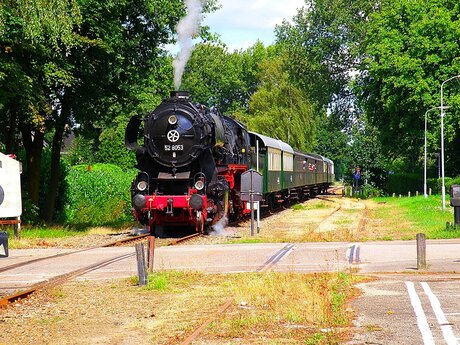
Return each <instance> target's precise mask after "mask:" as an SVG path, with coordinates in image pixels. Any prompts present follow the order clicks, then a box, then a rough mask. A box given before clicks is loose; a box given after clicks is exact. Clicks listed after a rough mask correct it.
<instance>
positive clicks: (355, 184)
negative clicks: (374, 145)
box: [353, 165, 361, 192]
mask: <svg viewBox="0 0 460 345" xmlns="http://www.w3.org/2000/svg"><path fill="white" fill-rule="evenodd" d="M360 180H361V168H360V167H359V165H357V166H356V168H355V172H354V173H353V189H354V190H355V192H357V191H359V182H360Z"/></svg>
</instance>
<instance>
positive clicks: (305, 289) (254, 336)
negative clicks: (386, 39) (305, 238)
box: [0, 272, 355, 344]
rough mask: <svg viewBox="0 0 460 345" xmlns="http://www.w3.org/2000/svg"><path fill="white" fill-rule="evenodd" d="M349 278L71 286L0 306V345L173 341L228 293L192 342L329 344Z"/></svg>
mask: <svg viewBox="0 0 460 345" xmlns="http://www.w3.org/2000/svg"><path fill="white" fill-rule="evenodd" d="M354 280H355V278H354V277H353V276H352V275H347V274H342V273H340V274H337V273H336V274H315V275H304V274H296V273H288V274H283V273H272V272H270V273H252V274H237V275H204V274H201V273H184V272H164V273H156V274H155V275H154V276H152V277H151V283H150V284H149V287H148V288H139V287H137V286H135V285H134V284H133V282H134V280H130V281H114V282H113V283H112V284H107V283H94V282H79V283H73V284H69V285H66V286H63V287H61V288H59V289H58V290H55V291H54V292H53V293H48V294H46V295H44V294H42V295H38V296H35V298H33V299H31V300H27V301H24V302H23V303H21V304H18V305H16V306H15V307H12V308H9V309H7V310H3V311H0V323H1V325H2V339H1V341H0V344H50V343H54V344H136V343H142V344H145V343H149V344H179V343H180V342H181V341H182V340H184V339H185V338H186V337H187V336H188V335H189V334H190V333H192V332H193V330H195V329H196V328H197V327H198V326H199V325H201V324H202V322H203V321H204V320H205V319H208V318H209V317H210V316H212V315H213V314H214V312H215V311H216V310H218V308H219V306H221V305H222V304H223V303H224V302H225V301H226V300H228V299H229V298H231V299H233V301H234V302H233V304H232V306H231V307H230V308H229V309H228V310H227V311H226V312H225V313H224V314H223V315H216V316H215V318H216V321H215V322H213V323H212V324H211V325H210V326H209V327H208V328H207V329H206V330H205V331H204V333H203V334H201V335H200V337H199V338H198V340H197V341H196V342H195V343H196V344H230V343H231V344H281V343H282V344H300V343H302V344H335V343H340V341H341V340H343V339H344V338H346V337H347V335H348V328H347V327H348V326H349V325H350V323H351V319H352V316H353V315H352V313H351V311H350V310H349V309H347V303H346V302H347V301H348V300H349V298H351V297H352V296H353V293H354V290H353V289H352V288H351V285H352V284H353V283H354Z"/></svg>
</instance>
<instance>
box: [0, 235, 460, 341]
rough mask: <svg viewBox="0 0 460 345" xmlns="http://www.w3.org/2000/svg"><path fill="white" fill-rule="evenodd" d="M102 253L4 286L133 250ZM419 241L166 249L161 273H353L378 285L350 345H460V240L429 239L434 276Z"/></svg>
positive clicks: (363, 303) (111, 268) (362, 301)
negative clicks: (420, 258) (422, 261)
mask: <svg viewBox="0 0 460 345" xmlns="http://www.w3.org/2000/svg"><path fill="white" fill-rule="evenodd" d="M57 251H58V250H56V249H40V250H30V249H29V250H11V251H10V256H9V257H8V258H0V268H2V267H5V266H9V265H12V264H14V263H17V262H21V261H26V260H29V259H31V258H37V257H40V256H47V255H51V254H55V253H56V252H57ZM133 251H134V250H133V248H130V247H122V248H99V249H97V250H96V251H95V252H94V253H92V254H91V255H90V254H89V253H88V252H82V253H78V254H76V256H64V257H61V258H59V260H58V261H53V262H50V263H46V264H45V263H44V262H40V263H36V264H33V265H29V266H25V267H22V268H21V269H18V270H15V271H6V272H0V288H1V287H20V286H24V285H26V284H29V283H36V282H37V281H40V280H44V279H48V278H50V277H51V276H53V275H59V274H64V273H67V272H70V271H72V270H75V269H77V268H80V267H81V266H83V265H90V264H93V263H96V262H98V261H101V260H102V259H106V258H110V257H114V256H117V255H122V254H126V253H130V252H133ZM416 255H417V254H416V244H415V241H404V242H403V241H400V242H399V241H396V242H366V243H361V244H359V243H292V244H286V243H276V244H235V245H189V246H176V247H161V248H158V249H157V250H156V252H155V269H156V270H169V269H174V270H199V271H204V272H208V273H216V272H221V273H234V272H248V271H263V270H266V269H273V270H277V271H296V272H305V273H307V272H319V271H330V272H336V271H341V270H348V269H353V272H358V273H359V274H364V275H367V276H370V277H373V278H374V279H373V280H371V281H369V282H366V283H362V284H360V285H359V288H360V289H361V290H362V296H361V297H360V298H358V299H357V300H356V301H355V302H354V303H353V308H354V309H355V310H356V311H357V321H356V326H357V332H356V337H355V338H354V339H353V341H351V342H350V344H409V345H410V344H457V343H459V340H460V298H459V297H460V275H459V274H458V272H460V240H439V241H427V263H428V268H427V269H426V270H422V271H418V270H417V269H416V262H417V261H416V259H417V258H416ZM136 267H137V265H136V262H135V257H134V256H132V257H130V258H127V259H124V260H121V261H119V262H117V263H115V264H111V265H108V266H105V267H102V268H101V269H99V270H97V271H94V272H91V273H88V274H86V275H85V276H82V277H80V278H79V279H84V280H91V279H112V278H121V277H128V276H132V275H135V274H136Z"/></svg>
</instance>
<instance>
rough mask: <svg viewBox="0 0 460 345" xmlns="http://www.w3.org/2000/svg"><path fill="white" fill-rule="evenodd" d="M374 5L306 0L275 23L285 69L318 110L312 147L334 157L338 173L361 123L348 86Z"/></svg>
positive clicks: (359, 114) (358, 59) (356, 2)
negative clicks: (290, 15) (286, 18)
mask: <svg viewBox="0 0 460 345" xmlns="http://www.w3.org/2000/svg"><path fill="white" fill-rule="evenodd" d="M374 7H375V1H368V0H358V1H351V2H350V1H345V0H307V1H306V2H305V6H304V7H303V8H301V9H299V10H298V13H297V15H296V16H295V17H294V18H293V22H292V23H290V22H288V21H285V22H283V24H282V25H280V26H279V27H277V43H278V44H280V45H281V46H282V49H283V50H285V51H286V55H287V56H289V59H286V60H285V61H286V64H285V66H284V69H285V70H287V71H288V73H289V76H290V80H291V81H292V82H293V83H294V84H295V85H297V87H299V88H300V89H301V90H302V91H303V93H304V94H305V97H306V98H308V99H309V100H310V102H311V103H313V104H316V105H317V108H318V109H320V110H318V111H317V112H318V114H322V115H320V116H318V121H319V122H320V123H321V125H320V126H318V132H317V133H316V137H317V138H318V144H317V145H316V147H315V148H314V150H315V152H319V153H321V154H323V155H325V156H327V157H328V158H331V159H332V160H334V162H335V163H336V167H337V172H338V173H339V174H342V173H343V171H342V170H343V169H344V165H345V164H347V157H346V154H347V147H348V143H349V142H351V141H353V138H352V135H353V133H355V132H354V131H353V127H354V126H355V124H356V123H357V122H360V120H359V118H360V116H361V111H360V109H359V107H358V105H357V100H356V97H355V95H354V93H353V90H352V88H351V85H352V82H353V79H354V78H355V76H356V69H357V67H358V66H359V62H360V61H361V59H362V53H361V51H360V46H361V42H362V40H363V37H365V27H366V26H365V23H366V21H367V20H368V17H369V14H370V13H372V12H373V11H374ZM326 114H327V116H326Z"/></svg>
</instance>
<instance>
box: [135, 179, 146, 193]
mask: <svg viewBox="0 0 460 345" xmlns="http://www.w3.org/2000/svg"><path fill="white" fill-rule="evenodd" d="M147 187H148V184H147V182H146V181H139V183H138V184H137V190H139V191H141V192H143V191H144V190H146V189H147Z"/></svg>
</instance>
